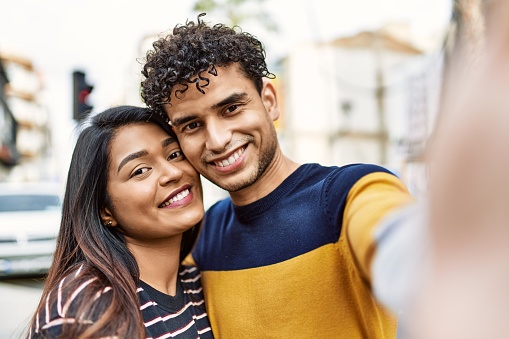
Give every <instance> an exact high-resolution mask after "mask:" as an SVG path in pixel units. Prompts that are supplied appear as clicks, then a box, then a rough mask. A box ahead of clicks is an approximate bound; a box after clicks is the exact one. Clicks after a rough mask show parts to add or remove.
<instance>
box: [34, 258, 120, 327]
mask: <svg viewBox="0 0 509 339" xmlns="http://www.w3.org/2000/svg"><path fill="white" fill-rule="evenodd" d="M110 290H111V287H110V286H107V285H106V284H105V283H104V282H103V280H102V279H101V278H100V276H99V275H98V274H97V273H96V272H95V271H94V270H93V269H90V267H89V266H87V265H86V264H81V265H77V266H75V267H73V268H72V269H71V270H69V271H68V272H67V273H66V274H65V275H64V276H63V277H62V278H61V279H59V280H57V281H55V283H54V284H53V286H51V288H50V289H49V290H48V293H47V295H46V296H45V298H44V300H42V303H44V306H43V307H40V308H39V312H38V313H37V314H36V318H35V321H34V323H33V325H32V331H31V332H32V333H34V334H39V333H45V334H46V335H47V334H51V335H54V334H58V333H61V331H62V326H66V324H75V323H76V322H82V323H83V325H86V324H87V323H88V324H91V323H94V322H95V321H97V319H98V318H99V317H100V314H99V313H100V312H98V311H99V310H100V309H102V308H101V307H98V306H97V304H99V303H101V304H103V303H104V304H107V303H108V302H109V299H111V297H112V296H111V293H108V292H109V291H110ZM106 299H108V300H106ZM35 337H36V335H35Z"/></svg>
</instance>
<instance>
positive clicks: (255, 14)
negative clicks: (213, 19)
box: [193, 0, 278, 32]
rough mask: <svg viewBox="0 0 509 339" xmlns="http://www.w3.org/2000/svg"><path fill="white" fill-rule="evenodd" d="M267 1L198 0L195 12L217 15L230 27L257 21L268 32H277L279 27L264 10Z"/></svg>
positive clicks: (194, 8)
mask: <svg viewBox="0 0 509 339" xmlns="http://www.w3.org/2000/svg"><path fill="white" fill-rule="evenodd" d="M264 2H265V0H197V1H196V2H195V4H194V6H193V10H194V11H196V12H197V13H209V14H217V15H221V16H223V17H225V18H226V19H227V20H228V21H229V22H225V23H226V24H229V25H233V26H235V25H239V26H242V25H243V24H244V23H246V22H247V21H251V20H254V21H257V22H258V23H260V24H261V25H262V26H263V27H264V28H265V29H266V30H268V31H272V32H276V31H278V26H277V24H276V22H275V21H274V20H273V19H272V17H271V16H270V14H269V13H268V12H267V11H266V10H264V9H263V3H264Z"/></svg>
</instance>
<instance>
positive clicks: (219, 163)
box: [214, 148, 244, 167]
mask: <svg viewBox="0 0 509 339" xmlns="http://www.w3.org/2000/svg"><path fill="white" fill-rule="evenodd" d="M243 152H244V148H241V149H239V150H238V151H237V152H235V153H233V154H232V155H230V157H229V158H228V159H225V160H220V161H214V164H215V165H216V166H219V167H225V166H228V165H231V164H233V163H234V162H235V161H236V160H238V159H239V158H240V155H241V154H242V153H243Z"/></svg>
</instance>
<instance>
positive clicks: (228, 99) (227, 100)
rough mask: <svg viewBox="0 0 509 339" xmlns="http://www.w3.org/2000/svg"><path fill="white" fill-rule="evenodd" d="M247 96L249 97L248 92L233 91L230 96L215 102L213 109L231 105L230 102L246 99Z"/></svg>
mask: <svg viewBox="0 0 509 339" xmlns="http://www.w3.org/2000/svg"><path fill="white" fill-rule="evenodd" d="M246 98H247V93H246V92H242V93H233V94H231V95H230V96H228V97H226V98H224V99H223V100H221V101H219V102H218V103H217V104H214V105H213V106H212V109H218V108H221V107H223V106H226V105H229V104H231V103H234V102H238V101H242V100H246Z"/></svg>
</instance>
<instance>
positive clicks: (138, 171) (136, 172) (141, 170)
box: [131, 167, 149, 178]
mask: <svg viewBox="0 0 509 339" xmlns="http://www.w3.org/2000/svg"><path fill="white" fill-rule="evenodd" d="M148 170H149V168H148V167H142V168H138V169H137V170H136V171H134V172H133V174H132V175H131V178H132V177H135V176H137V175H141V174H143V173H145V172H147V171H148Z"/></svg>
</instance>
